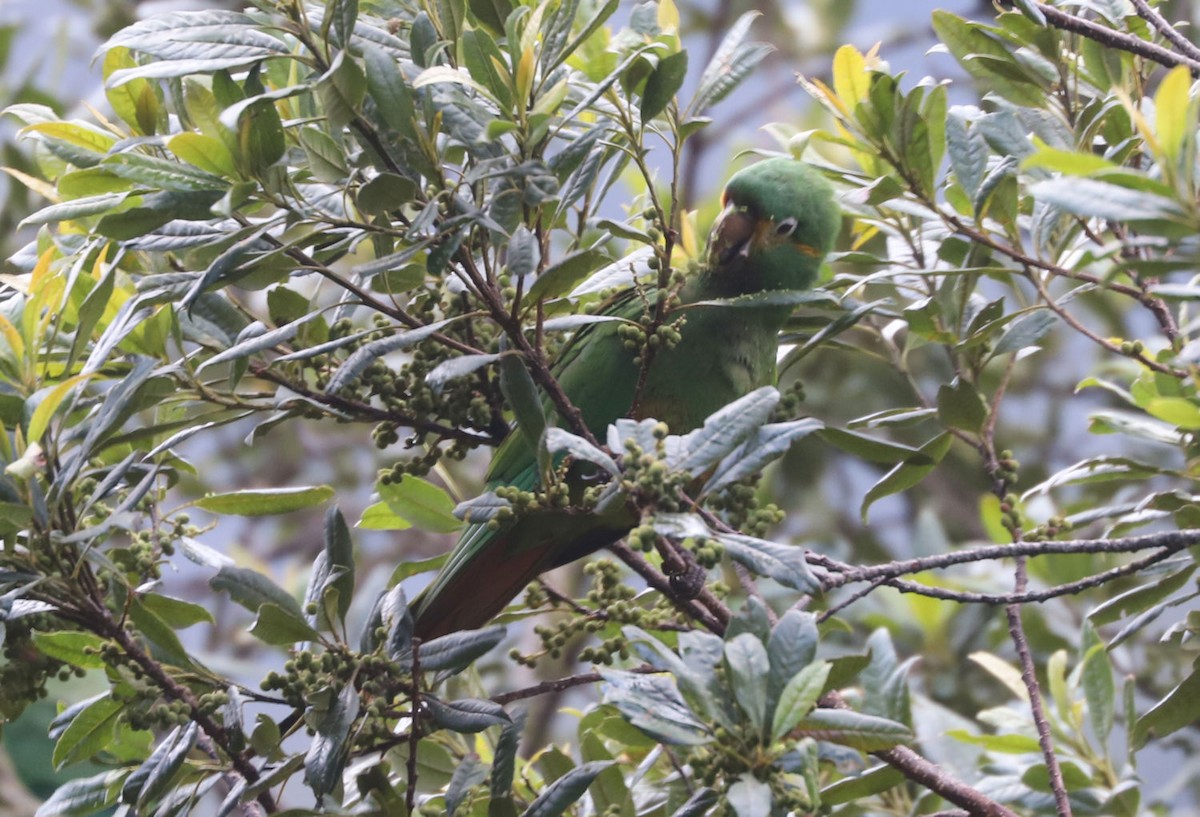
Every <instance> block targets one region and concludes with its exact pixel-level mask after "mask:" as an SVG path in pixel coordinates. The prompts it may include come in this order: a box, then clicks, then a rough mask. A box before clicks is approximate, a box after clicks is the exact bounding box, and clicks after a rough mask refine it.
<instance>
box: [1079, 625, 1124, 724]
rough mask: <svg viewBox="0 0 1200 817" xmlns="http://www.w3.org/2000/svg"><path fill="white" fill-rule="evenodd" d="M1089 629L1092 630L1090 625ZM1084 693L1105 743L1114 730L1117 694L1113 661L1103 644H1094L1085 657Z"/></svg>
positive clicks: (1091, 716)
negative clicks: (1110, 659)
mask: <svg viewBox="0 0 1200 817" xmlns="http://www.w3.org/2000/svg"><path fill="white" fill-rule="evenodd" d="M1087 629H1088V630H1089V631H1090V630H1091V627H1090V625H1089V626H1088V628H1087ZM1093 637H1094V633H1093ZM1083 694H1084V698H1085V699H1086V700H1087V705H1088V716H1089V717H1090V719H1091V721H1092V728H1093V729H1094V730H1095V732H1096V735H1097V737H1099V738H1100V742H1101V744H1103V743H1104V742H1105V741H1107V740H1108V736H1109V734H1110V733H1111V732H1112V728H1113V719H1114V716H1115V712H1116V694H1117V689H1116V683H1115V682H1114V681H1113V672H1112V663H1111V662H1110V661H1109V659H1108V652H1107V651H1106V650H1105V649H1104V645H1103V644H1099V643H1098V644H1095V645H1093V646H1092V647H1091V648H1090V649H1089V650H1088V651H1087V654H1086V655H1085V656H1084V658H1083Z"/></svg>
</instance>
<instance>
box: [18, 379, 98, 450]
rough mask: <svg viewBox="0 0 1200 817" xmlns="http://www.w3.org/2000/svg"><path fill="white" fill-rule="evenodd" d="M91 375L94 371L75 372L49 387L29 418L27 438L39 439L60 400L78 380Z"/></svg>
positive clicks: (60, 403)
mask: <svg viewBox="0 0 1200 817" xmlns="http://www.w3.org/2000/svg"><path fill="white" fill-rule="evenodd" d="M93 377H95V372H92V373H90V374H77V375H75V376H74V377H71V378H68V379H66V380H64V381H63V382H61V383H59V384H58V385H57V386H55V387H54V388H53V389H51V391H50V393H49V394H47V395H46V396H45V397H44V398H43V399H42V402H41V403H39V404H38V407H37V408H36V409H34V411H33V417H32V418H30V420H29V439H31V440H35V441H36V440H40V439H41V438H42V435H43V434H45V433H46V428H47V427H48V426H49V425H50V418H51V417H53V416H54V412H56V411H57V410H58V407H59V406H60V405H62V401H63V400H64V399H66V397H67V395H68V394H70V392H71V390H72V389H73V388H75V386H77V385H78V384H79V383H80V382H83V381H86V380H90V379H91V378H93Z"/></svg>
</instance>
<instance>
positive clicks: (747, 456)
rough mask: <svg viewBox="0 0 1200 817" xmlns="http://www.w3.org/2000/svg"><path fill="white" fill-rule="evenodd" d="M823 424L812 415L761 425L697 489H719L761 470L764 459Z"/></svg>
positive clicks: (769, 459) (781, 452)
mask: <svg viewBox="0 0 1200 817" xmlns="http://www.w3.org/2000/svg"><path fill="white" fill-rule="evenodd" d="M824 427H825V425H824V423H822V422H821V421H820V420H815V419H812V418H806V419H803V420H793V421H791V422H787V423H771V424H769V425H765V426H761V427H760V428H758V429H756V430H755V432H754V434H753V435H752V436H751V437H749V438H748V439H747V440H746V441H745V442H743V443H742V444H741V445H739V446H738V447H737V448H736V449H734V451H733V452H732V453H731V454H729V456H727V457H725V459H723V460H721V462H720V463H719V464H718V465H717V467H716V470H714V471H713V474H712V476H711V477H709V478H708V483H707V484H705V486H704V490H703V491H702V492H701V493H702V494H708V493H712V492H714V491H719V490H721V489H722V488H724V487H725V486H727V485H730V484H732V483H734V482H737V481H738V480H740V479H744V478H746V477H748V476H750V475H751V474H754V473H757V472H759V471H761V470H762V469H763V467H764V466H766V465H767V464H768V463H770V462H772V461H774V460H776V459H778V458H779V457H781V456H783V455H784V453H786V452H787V450H788V448H790V447H791V445H792V443H794V442H796V441H797V440H799V439H802V438H804V437H807V436H808V435H809V434H812V433H813V432H814V431H820V430H821V429H822V428H824Z"/></svg>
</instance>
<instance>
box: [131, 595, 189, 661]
mask: <svg viewBox="0 0 1200 817" xmlns="http://www.w3.org/2000/svg"><path fill="white" fill-rule="evenodd" d="M129 617H130V619H131V620H132V621H133V623H134V624H136V625H137V628H138V630H139V631H140V632H141V634H142V635H144V636H145V637H146V638H147V639H149V640H150V642H151V643H152V644H154V646H155V647H157V648H158V649H159V650H160V651H161V653H162V656H163V657H165V658H167V659H169V660H171V661H173V662H175V663H176V664H178V665H179V666H180V667H184V668H185V669H190V668H192V666H193V664H192V658H191V656H190V655H189V654H188V651H187V650H186V649H185V648H184V646H183V643H182V642H181V641H180V640H179V636H177V635H176V634H175V631H174V630H173V629H171V626H170V625H169V624H167V622H165V621H163V620H162V619H161V618H159V616H158V614H157V613H154V612H153V611H152V610H150V609H149V608H148V607H146V605H144V604H142V599H141V597H135V598H134V599H133V604H131V605H130V607H129Z"/></svg>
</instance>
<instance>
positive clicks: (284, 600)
mask: <svg viewBox="0 0 1200 817" xmlns="http://www.w3.org/2000/svg"><path fill="white" fill-rule="evenodd" d="M208 585H209V587H211V588H212V589H213V590H216V591H218V592H219V591H222V590H223V591H225V592H226V593H228V594H229V597H230V598H231V599H233V600H234V601H235V602H237V603H238V604H240V605H241V606H242V607H245V608H246V609H247V610H249V611H250V612H252V613H257V612H258V609H259V608H260V607H262V606H263V605H264V604H274V605H276V606H278V607H280V608H282V609H284V610H286V611H287V612H288V613H289V614H291V615H292V616H293V617H294V618H298V619H300V620H301V621H303V620H304V614H303V612H302V611H301V610H300V604H299V603H298V602H297V601H296V599H295V598H293V597H292V596H291V594H289V593H288V592H287V591H286V590H284V589H283V588H282V587H280V586H279V585H277V584H275V582H273V581H271V580H270V579H268V578H267V577H266V576H264V575H263V574H261V573H259V572H258V571H255V570H251V569H249V568H246V567H238V566H237V565H232V564H225V565H221V567H220V569H219V570H217V575H215V576H213V577H212V578H211V579H209V580H208Z"/></svg>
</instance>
